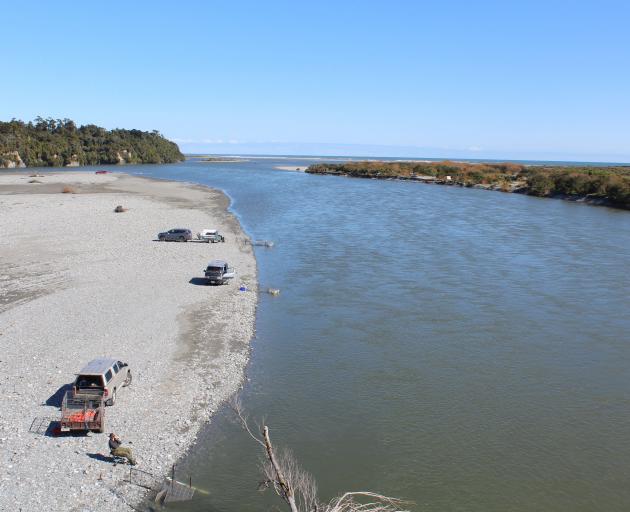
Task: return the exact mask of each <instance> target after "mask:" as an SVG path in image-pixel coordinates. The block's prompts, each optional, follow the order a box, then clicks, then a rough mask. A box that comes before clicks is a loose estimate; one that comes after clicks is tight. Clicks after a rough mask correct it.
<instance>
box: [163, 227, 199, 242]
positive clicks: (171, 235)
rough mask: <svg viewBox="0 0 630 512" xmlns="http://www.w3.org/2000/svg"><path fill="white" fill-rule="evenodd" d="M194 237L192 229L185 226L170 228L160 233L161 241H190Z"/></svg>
mask: <svg viewBox="0 0 630 512" xmlns="http://www.w3.org/2000/svg"><path fill="white" fill-rule="evenodd" d="M192 237H193V235H192V231H191V230H190V229H183V228H176V229H170V230H168V231H164V232H163V233H159V234H158V240H159V241H160V242H188V240H192Z"/></svg>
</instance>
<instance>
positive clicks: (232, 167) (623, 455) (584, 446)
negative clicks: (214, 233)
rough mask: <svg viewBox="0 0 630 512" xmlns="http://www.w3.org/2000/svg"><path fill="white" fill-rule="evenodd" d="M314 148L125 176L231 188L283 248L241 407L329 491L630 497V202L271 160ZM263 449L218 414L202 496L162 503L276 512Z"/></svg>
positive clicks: (623, 505) (245, 218) (270, 272)
mask: <svg viewBox="0 0 630 512" xmlns="http://www.w3.org/2000/svg"><path fill="white" fill-rule="evenodd" d="M309 163H310V162H309V161H305V160H291V159H278V160H275V159H269V158H264V159H262V158H261V159H258V158H256V159H252V160H250V161H247V162H240V163H202V162H199V161H196V160H189V161H187V162H185V163H182V164H174V165H164V166H136V167H128V168H124V169H123V170H126V171H128V172H131V173H134V174H144V175H147V176H154V177H159V178H169V179H175V180H182V181H190V182H195V183H201V184H205V185H209V186H212V187H216V188H219V189H222V190H224V191H225V192H226V193H227V194H228V195H229V196H230V198H231V200H232V204H231V209H232V211H233V212H234V213H235V214H236V215H237V216H238V217H239V219H240V221H241V223H242V225H243V227H244V228H245V229H246V230H247V232H248V233H249V234H250V236H251V237H252V238H255V239H268V240H273V241H274V242H275V246H274V247H273V248H271V249H267V248H262V247H259V248H257V249H256V256H257V259H258V263H259V280H260V284H261V288H262V289H266V288H267V287H273V288H279V289H280V290H281V292H280V295H279V296H277V297H272V296H270V295H266V294H262V295H261V296H260V303H259V309H258V313H257V324H256V329H257V335H256V338H255V339H254V340H253V342H252V359H251V363H250V366H249V368H248V372H247V374H248V382H247V384H246V386H245V389H244V390H243V393H242V402H243V405H244V407H245V409H246V410H247V412H248V413H249V414H250V415H251V417H252V418H253V419H260V418H262V417H263V416H264V417H265V418H266V423H267V424H268V425H269V427H270V429H271V436H272V439H273V440H274V441H275V443H276V444H277V446H278V447H280V446H286V447H290V448H291V450H292V451H293V452H294V454H295V455H296V456H297V458H298V459H299V461H300V463H301V464H302V466H303V467H304V468H306V469H307V470H309V471H310V472H312V473H313V474H314V475H315V476H316V479H317V482H318V485H319V494H320V498H321V499H322V500H328V499H330V498H332V497H334V496H336V495H338V494H339V493H341V492H343V491H346V490H372V491H377V492H380V493H383V494H386V495H390V496H397V497H401V498H405V499H408V500H411V501H413V502H414V505H411V506H410V508H411V509H412V510H418V511H420V510H421V511H430V512H433V511H435V512H437V511H446V510H448V511H479V512H490V511H497V512H498V511H506V510H510V511H514V512H520V511H532V510H544V511H567V512H569V511H570V512H575V511H592V510H606V511H608V512H611V511H621V510H624V511H625V510H628V509H630V482H629V478H630V471H629V469H628V468H629V465H628V461H629V460H630V385H629V368H630V334H629V333H630V315H629V312H630V212H627V211H621V210H614V209H609V208H603V207H593V206H588V205H585V204H577V203H571V202H566V201H560V200H551V199H540V198H534V197H526V196H522V195H516V194H503V193H499V192H490V191H484V190H473V189H462V188H455V187H444V186H437V185H424V184H419V183H410V182H398V181H375V180H361V179H351V178H339V177H333V176H314V175H308V174H305V173H300V172H289V171H282V170H277V169H275V167H276V166H279V165H284V166H293V165H296V166H297V165H308V164H309ZM175 224H176V222H175ZM164 227H165V228H168V227H172V226H164ZM208 227H211V226H208ZM258 448H259V447H258V446H257V445H256V444H255V443H254V442H253V441H252V440H251V439H250V438H249V437H247V435H246V434H245V433H244V432H243V431H242V430H241V429H240V428H239V426H238V425H236V424H235V423H234V422H233V421H232V420H231V415H230V414H229V413H227V412H226V411H222V412H220V413H219V414H218V415H217V417H216V418H215V419H214V421H213V422H212V423H211V424H210V425H209V426H208V427H207V428H206V429H205V430H204V431H203V432H202V433H201V435H200V438H199V442H198V443H197V445H196V446H195V447H194V448H193V449H192V450H191V452H190V454H189V456H188V457H187V458H186V459H185V460H184V461H182V463H181V464H180V465H179V468H178V470H179V473H180V475H182V477H183V476H184V475H188V474H189V473H190V474H192V475H193V484H194V485H196V486H198V487H200V488H202V489H203V490H205V491H206V493H197V495H196V497H195V499H194V500H193V501H191V502H188V503H184V504H178V505H171V506H169V509H172V510H175V511H222V512H232V511H233V512H237V511H238V512H247V511H261V510H270V509H272V508H273V506H274V505H278V506H281V503H280V502H279V499H278V498H276V497H275V496H274V495H273V493H272V491H271V490H267V491H266V492H265V493H260V492H259V491H258V490H257V484H258V482H259V481H260V479H261V477H260V475H259V472H258V468H257V465H258V462H259V459H260V453H259V451H258Z"/></svg>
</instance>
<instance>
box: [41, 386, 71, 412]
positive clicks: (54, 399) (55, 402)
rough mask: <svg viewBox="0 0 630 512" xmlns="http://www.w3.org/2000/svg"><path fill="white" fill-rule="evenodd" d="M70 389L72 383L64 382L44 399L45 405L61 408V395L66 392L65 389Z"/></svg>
mask: <svg viewBox="0 0 630 512" xmlns="http://www.w3.org/2000/svg"><path fill="white" fill-rule="evenodd" d="M71 389H72V384H64V385H63V386H61V387H60V388H59V389H58V390H57V391H55V392H54V393H53V394H52V395H50V397H48V400H46V402H45V403H46V405H50V406H51V407H59V408H61V403H62V402H63V397H64V396H65V394H66V391H70V390H71Z"/></svg>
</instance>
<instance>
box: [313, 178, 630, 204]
mask: <svg viewBox="0 0 630 512" xmlns="http://www.w3.org/2000/svg"><path fill="white" fill-rule="evenodd" d="M305 172H306V173H307V174H313V175H320V176H336V177H339V178H356V179H367V180H381V181H410V182H414V183H423V184H425V185H443V186H447V187H459V188H472V189H478V190H488V191H492V192H504V193H507V194H521V195H526V196H529V197H536V198H539V199H561V200H563V201H570V202H574V203H584V204H588V205H591V206H605V207H608V208H613V209H615V210H625V211H630V208H627V207H625V206H623V205H619V204H616V203H614V202H612V201H611V200H610V199H608V198H604V197H600V196H595V195H591V194H582V195H570V194H560V193H558V194H548V195H542V196H540V195H536V194H531V193H530V192H529V189H528V188H527V186H526V184H525V183H524V182H519V183H513V184H511V186H510V187H509V189H506V188H505V187H503V186H502V185H500V184H467V183H463V182H458V181H446V180H444V179H440V178H437V177H434V176H416V177H410V176H378V175H352V174H349V173H338V172H332V171H331V172H322V171H318V172H309V170H308V168H307V170H306V171H305Z"/></svg>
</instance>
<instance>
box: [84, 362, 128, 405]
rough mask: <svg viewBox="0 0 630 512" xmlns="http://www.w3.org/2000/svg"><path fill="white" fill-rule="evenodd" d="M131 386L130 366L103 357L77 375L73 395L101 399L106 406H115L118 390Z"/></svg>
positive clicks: (89, 364)
mask: <svg viewBox="0 0 630 512" xmlns="http://www.w3.org/2000/svg"><path fill="white" fill-rule="evenodd" d="M129 384H131V370H130V369H129V365H127V363H123V362H122V361H118V360H117V359H110V358H104V357H103V358H99V359H94V360H92V361H90V362H89V363H88V364H87V365H85V367H83V369H82V370H81V371H80V372H79V373H78V374H77V378H76V379H75V380H74V384H73V385H72V395H73V397H74V398H81V397H83V398H95V399H96V398H101V399H102V400H103V401H104V402H105V405H114V403H115V402H116V393H117V392H118V390H119V389H120V388H122V387H125V386H128V385H129Z"/></svg>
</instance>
